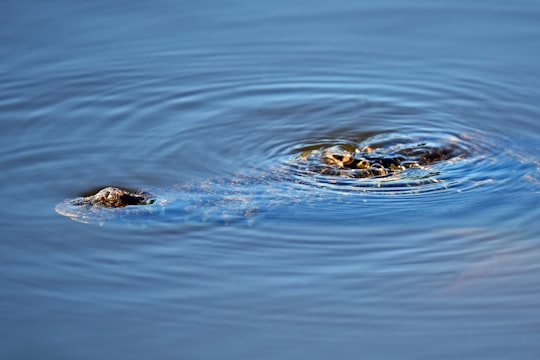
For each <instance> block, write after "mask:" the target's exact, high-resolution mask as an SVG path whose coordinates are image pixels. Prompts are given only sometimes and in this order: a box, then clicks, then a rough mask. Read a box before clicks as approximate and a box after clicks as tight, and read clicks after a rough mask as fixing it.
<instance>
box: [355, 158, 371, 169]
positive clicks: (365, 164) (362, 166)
mask: <svg viewBox="0 0 540 360" xmlns="http://www.w3.org/2000/svg"><path fill="white" fill-rule="evenodd" d="M356 167H357V168H359V169H369V167H370V164H369V161H368V160H366V159H360V160H359V161H358V163H357V164H356Z"/></svg>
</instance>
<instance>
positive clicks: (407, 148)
mask: <svg viewBox="0 0 540 360" xmlns="http://www.w3.org/2000/svg"><path fill="white" fill-rule="evenodd" d="M369 140H370V139H368V140H365V141H362V142H361V143H355V142H354V141H341V142H337V143H331V142H327V141H323V142H322V143H320V144H315V145H308V146H306V147H303V148H300V149H298V153H297V154H296V155H293V156H292V157H291V158H290V159H289V161H288V162H287V163H286V165H285V166H282V167H281V168H280V169H278V170H272V171H270V175H266V174H265V175H258V176H243V177H236V178H234V179H231V180H230V181H227V180H225V181H223V179H222V180H219V181H215V182H210V183H209V184H205V185H204V186H203V185H200V186H193V185H190V186H178V187H177V190H176V192H177V193H178V194H176V195H174V196H168V197H167V196H159V195H156V194H155V193H154V192H150V191H143V190H136V191H132V190H128V189H123V188H119V187H112V186H109V187H105V188H103V189H101V190H99V191H98V192H97V193H95V194H93V195H89V196H83V197H78V198H75V199H68V200H65V201H63V202H61V203H60V204H58V205H57V206H56V211H57V212H58V213H59V214H61V215H64V216H68V217H71V218H72V219H75V220H80V221H84V220H83V219H90V218H93V217H102V216H103V215H104V214H105V215H107V216H110V215H111V211H114V209H118V208H131V207H141V206H143V207H145V206H151V205H156V204H159V205H161V206H165V205H166V204H168V203H170V202H171V201H172V200H177V199H179V198H182V199H184V200H185V199H186V198H189V199H190V201H191V203H192V204H194V205H193V208H197V206H201V207H209V206H215V207H219V206H224V207H230V204H231V199H233V200H235V201H234V202H233V203H235V204H236V203H241V204H244V203H248V202H249V201H250V200H251V199H254V198H257V199H260V198H261V197H263V198H264V197H265V196H266V197H268V195H266V194H270V193H276V192H279V191H271V187H272V185H271V184H272V183H275V182H287V181H289V182H291V183H299V182H302V180H301V179H313V178H316V179H318V180H317V181H325V180H327V181H328V182H330V183H332V182H334V183H335V182H337V181H338V180H339V179H350V180H353V181H357V182H358V184H359V185H360V186H362V185H363V184H367V182H366V181H367V180H379V181H381V182H384V183H391V182H392V181H395V180H396V179H400V178H402V176H401V175H402V174H403V173H405V172H406V171H407V170H408V169H411V168H419V169H426V168H428V167H429V166H431V165H434V164H436V163H440V162H443V161H452V162H453V161H457V160H459V159H462V158H463V157H464V156H465V155H466V154H467V151H466V147H464V146H462V144H461V143H460V141H459V138H457V137H450V138H449V139H446V140H445V141H444V142H442V143H441V142H433V141H417V140H416V139H409V138H402V137H398V138H395V137H392V136H386V137H382V139H378V138H377V139H371V140H372V141H369ZM375 140H378V141H375ZM239 178H241V179H242V180H239ZM261 179H264V181H263V180H261ZM224 183H225V184H226V185H225V186H224V185H223V184H224ZM214 185H215V186H214ZM255 185H257V186H255ZM259 185H263V186H262V188H263V189H262V190H261V189H260V188H261V186H259ZM213 186H214V188H212V187H213ZM378 186H379V187H380V186H381V185H380V183H378ZM408 186H409V185H408ZM265 187H266V189H265ZM250 188H251V189H250ZM210 189H211V190H210ZM219 189H222V190H223V191H222V193H223V194H221V195H220V191H219ZM255 189H258V190H255ZM169 192H171V191H169ZM173 192H174V191H173ZM257 192H258V193H257ZM256 193H257V194H256ZM231 194H234V196H233V195H231ZM212 199H213V200H212ZM197 204H198V205H197ZM209 204H211V205H209ZM185 207H189V206H184V208H185ZM257 207H258V208H261V207H263V208H264V205H258V206H257ZM235 208H236V207H235ZM240 208H241V206H240ZM249 209H252V206H249V207H247V206H246V209H245V213H248V212H249V211H250V210H249ZM102 210H103V211H102ZM195 211H196V210H195Z"/></svg>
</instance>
